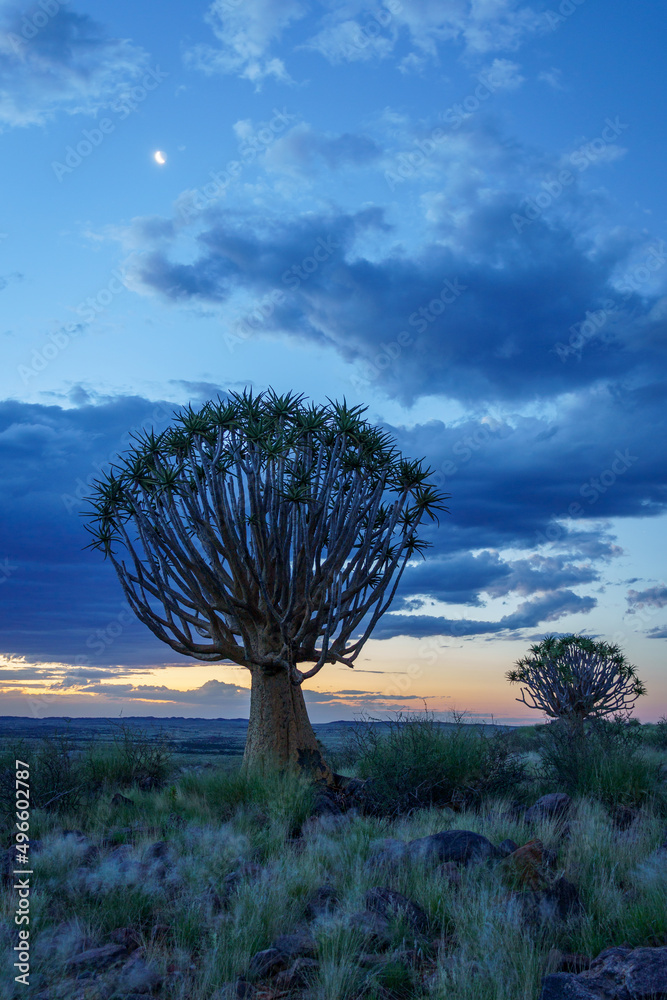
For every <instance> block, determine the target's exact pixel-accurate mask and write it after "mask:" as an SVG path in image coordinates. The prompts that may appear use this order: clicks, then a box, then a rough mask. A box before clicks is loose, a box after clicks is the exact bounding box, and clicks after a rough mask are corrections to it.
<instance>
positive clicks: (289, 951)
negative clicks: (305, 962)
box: [271, 930, 317, 958]
mask: <svg viewBox="0 0 667 1000" xmlns="http://www.w3.org/2000/svg"><path fill="white" fill-rule="evenodd" d="M271 947H272V948H277V949H278V951H281V952H282V953H283V955H287V957H288V958H314V957H315V955H316V954H317V941H316V940H315V938H314V937H313V936H312V934H311V933H310V931H309V930H297V931H294V932H293V933H292V934H281V935H280V937H277V938H276V939H275V941H274V942H273V944H272V945H271Z"/></svg>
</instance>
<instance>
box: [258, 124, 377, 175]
mask: <svg viewBox="0 0 667 1000" xmlns="http://www.w3.org/2000/svg"><path fill="white" fill-rule="evenodd" d="M381 154H382V149H381V147H380V146H379V145H378V144H377V143H376V142H375V140H374V139H371V138H369V137H368V136H365V135H356V134H352V133H349V132H345V133H343V134H342V135H337V136H333V135H324V134H322V133H320V132H316V131H315V130H314V129H312V128H311V127H310V126H309V125H307V124H305V123H304V124H301V125H296V126H295V127H294V128H293V129H291V130H290V131H289V132H288V133H287V134H286V135H285V136H282V137H281V138H279V139H276V141H275V142H274V143H273V145H272V146H271V147H270V148H269V149H268V150H267V152H266V155H265V157H264V164H265V166H266V167H267V168H268V169H269V170H276V171H280V172H285V173H294V174H302V175H305V176H311V175H312V173H313V171H315V170H319V169H322V167H326V168H327V169H329V170H340V169H341V168H342V167H363V166H366V165H367V164H369V163H373V162H375V161H376V160H378V159H379V157H380V155H381Z"/></svg>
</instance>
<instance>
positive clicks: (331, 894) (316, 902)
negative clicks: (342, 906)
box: [306, 883, 338, 920]
mask: <svg viewBox="0 0 667 1000" xmlns="http://www.w3.org/2000/svg"><path fill="white" fill-rule="evenodd" d="M337 905H338V895H337V893H336V890H335V889H334V887H333V886H332V885H329V884H328V883H325V884H324V885H320V886H318V887H317V889H315V891H314V892H313V893H312V895H311V896H310V897H309V899H308V902H307V903H306V918H307V919H308V920H315V919H316V917H321V916H323V915H324V914H326V913H331V912H332V910H334V909H335V908H336V906H337Z"/></svg>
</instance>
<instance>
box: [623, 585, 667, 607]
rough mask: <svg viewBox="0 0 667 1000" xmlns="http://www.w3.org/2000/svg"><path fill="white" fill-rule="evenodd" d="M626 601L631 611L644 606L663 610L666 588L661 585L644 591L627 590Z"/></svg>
mask: <svg viewBox="0 0 667 1000" xmlns="http://www.w3.org/2000/svg"><path fill="white" fill-rule="evenodd" d="M627 601H628V604H629V605H630V607H631V608H632V609H634V608H643V607H645V606H646V605H649V606H650V607H654V608H665V607H667V587H666V586H664V585H662V584H661V585H660V586H658V587H648V588H647V589H646V590H629V591H628V596H627ZM630 613H631V612H630Z"/></svg>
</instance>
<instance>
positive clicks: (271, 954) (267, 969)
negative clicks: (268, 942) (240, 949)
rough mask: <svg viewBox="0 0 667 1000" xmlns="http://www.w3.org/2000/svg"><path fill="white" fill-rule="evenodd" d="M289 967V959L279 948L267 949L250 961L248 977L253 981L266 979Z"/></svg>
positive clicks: (256, 954) (259, 952)
mask: <svg viewBox="0 0 667 1000" xmlns="http://www.w3.org/2000/svg"><path fill="white" fill-rule="evenodd" d="M288 965H289V958H288V956H287V955H285V954H284V953H283V952H282V951H280V950H279V949H278V948H265V949H264V950H263V951H258V952H256V953H255V954H254V955H253V956H252V958H251V959H250V965H249V966H248V976H249V977H250V978H251V979H265V978H267V977H269V976H275V974H276V973H277V972H282V971H283V969H286V968H287V966H288Z"/></svg>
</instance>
